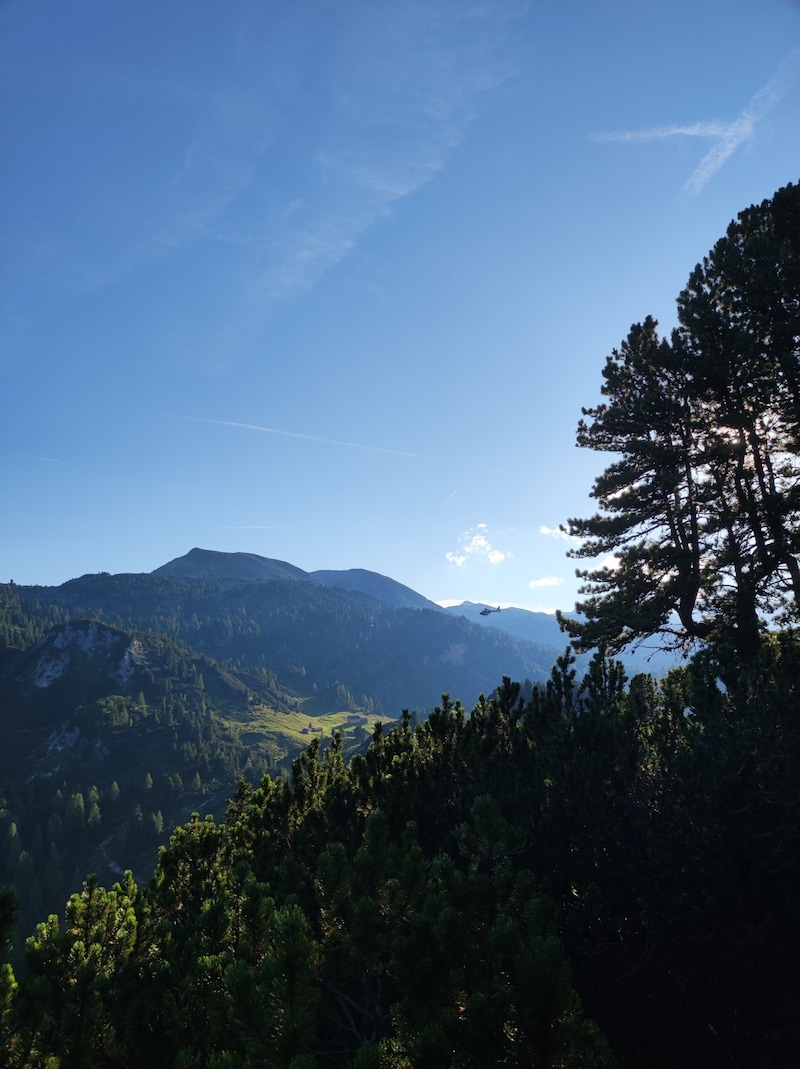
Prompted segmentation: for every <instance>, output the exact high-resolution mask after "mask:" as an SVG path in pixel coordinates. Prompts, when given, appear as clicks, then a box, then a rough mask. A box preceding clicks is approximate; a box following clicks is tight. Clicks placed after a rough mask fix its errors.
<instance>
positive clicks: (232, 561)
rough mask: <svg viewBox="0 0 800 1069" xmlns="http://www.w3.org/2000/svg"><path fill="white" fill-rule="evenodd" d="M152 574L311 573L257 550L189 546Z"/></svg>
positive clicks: (242, 576) (238, 576) (300, 576)
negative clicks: (224, 550)
mask: <svg viewBox="0 0 800 1069" xmlns="http://www.w3.org/2000/svg"><path fill="white" fill-rule="evenodd" d="M152 574H153V575H170V576H172V577H174V578H176V579H234V580H238V581H242V580H250V579H260V580H267V579H308V578H309V576H308V573H307V572H304V571H303V569H302V568H296V567H295V566H294V565H293V564H287V563H286V561H282V560H271V559H270V558H269V557H260V556H258V554H257V553H223V552H221V551H219V550H215V549H199V548H197V547H195V548H194V549H190V550H189V552H188V553H187V554H185V556H183V557H176V558H175V560H171V561H169V563H168V564H162V565H161V567H160V568H155V569H154V570H153V573H152Z"/></svg>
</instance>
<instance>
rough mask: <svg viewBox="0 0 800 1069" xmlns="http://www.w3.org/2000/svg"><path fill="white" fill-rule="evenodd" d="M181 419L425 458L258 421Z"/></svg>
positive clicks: (349, 447) (307, 440)
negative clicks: (269, 425)
mask: <svg viewBox="0 0 800 1069" xmlns="http://www.w3.org/2000/svg"><path fill="white" fill-rule="evenodd" d="M180 418H181V419H186V420H190V421H191V422H192V423H211V424H213V425H214V426H216V427H238V428H239V429H241V430H245V431H258V432H259V433H261V434H276V435H279V436H280V437H282V438H297V439H301V440H302V441H306V442H320V443H322V444H323V445H339V446H345V447H346V448H348V449H366V450H369V452H371V453H389V454H391V455H392V456H396V457H411V458H412V459H414V460H423V459H424V458H423V457H421V456H420V454H419V453H407V452H405V451H404V450H402V449H387V448H386V447H385V446H381V445H364V444H363V443H362V442H344V441H340V440H339V439H337V438H323V437H321V436H320V435H318V434H303V433H301V432H300V431H286V430H281V429H280V428H278V427H261V426H259V425H258V424H256V423H237V422H235V421H234V420H228V419H205V418H203V417H202V416H181V417H180Z"/></svg>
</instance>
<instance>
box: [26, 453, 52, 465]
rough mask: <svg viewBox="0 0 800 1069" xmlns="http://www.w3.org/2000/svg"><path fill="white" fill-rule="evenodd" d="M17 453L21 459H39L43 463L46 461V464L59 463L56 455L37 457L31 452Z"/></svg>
mask: <svg viewBox="0 0 800 1069" xmlns="http://www.w3.org/2000/svg"><path fill="white" fill-rule="evenodd" d="M17 455H18V456H19V457H20V458H21V459H22V460H41V461H44V463H46V464H60V463H61V461H60V460H58V459H57V458H56V457H37V456H34V454H33V453H18V454H17Z"/></svg>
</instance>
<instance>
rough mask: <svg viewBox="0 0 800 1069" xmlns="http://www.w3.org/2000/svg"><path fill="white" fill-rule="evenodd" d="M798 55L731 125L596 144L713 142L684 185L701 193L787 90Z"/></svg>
mask: <svg viewBox="0 0 800 1069" xmlns="http://www.w3.org/2000/svg"><path fill="white" fill-rule="evenodd" d="M799 60H800V51H796V52H793V53H792V55H791V56H790V57H789V59H788V60H787V61H786V62H785V63H784V64H783V65H782V66H781V67H780V69H779V70H778V72H777V74H776V75H775V76H774V77H773V78H772V79H771V80H770V81H769V82H768V83H767V84H766V85H765V86H764V87H763V88H762V89H760V90H759V91H758V92H757V93H756V94H755V96H753V97H752V99H751V100H750V101H749V103H748V104H747V106H746V107H745V108H744V110H743V111H742V112H740V114H739V115H737V117H736V118H735V119H733V120H732V121H731V122H723V121H720V120H712V121H708V122H695V123H689V124H686V125H674V126H657V127H653V128H650V129H645V130H628V131H621V132H618V133H605V134H593V135H592V139H593V140H595V141H628V142H637V141H665V140H669V139H671V138H675V137H694V138H701V139H706V140H712V141H713V142H714V144H713V145H712V146H711V148H710V149H709V150H708V152H707V153H706V154H705V156H703V158H702V160H701V161H700V163H699V164H698V165H697V167H696V168H695V169H694V171H693V172H692V174H691V176H690V177H689V179H688V180H687V182H686V183H685V185H684V189H685V190H686V191H687V192H689V193H692V194H697V193H700V192H701V191H702V190H703V189H704V188H705V187H706V186H707V185H708V183H709V182H710V181H711V179H712V178H713V177H714V175H715V174H717V172H718V171H719V170H720V169H721V168H722V167H723V166H724V164H725V163H727V161H728V160H729V159H730V158H731V156H732V155H733V154H734V152H735V151H736V150H737V149H738V148H739V147H740V146H741V145H743V144H745V143H746V142H748V141H750V140H751V139H752V138H753V136H754V134H755V132H756V128H757V126H758V124H759V123H760V122H761V121H762V120H763V119H764V118H766V116H767V115H768V114H769V113H770V111H772V109H773V108H774V107H775V105H776V104H777V103H778V102H779V101H780V100H781V98H782V97H783V96H784V94H785V93H786V91H787V89H788V88H789V86H790V84H791V82H792V80H793V78H794V75H795V72H796V70H797V66H798V61H799Z"/></svg>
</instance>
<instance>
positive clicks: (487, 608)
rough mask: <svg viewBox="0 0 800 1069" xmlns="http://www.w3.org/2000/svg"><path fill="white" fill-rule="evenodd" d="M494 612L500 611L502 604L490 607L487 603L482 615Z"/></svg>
mask: <svg viewBox="0 0 800 1069" xmlns="http://www.w3.org/2000/svg"><path fill="white" fill-rule="evenodd" d="M493 612H500V606H499V605H498V606H497V608H496V609H490V608H489V606H488V605H487V606H486V608H485V609H481V616H490V615H491V614H492V613H493Z"/></svg>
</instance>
